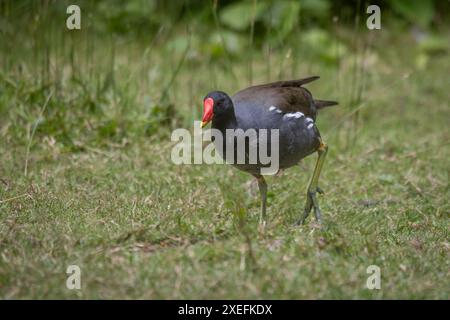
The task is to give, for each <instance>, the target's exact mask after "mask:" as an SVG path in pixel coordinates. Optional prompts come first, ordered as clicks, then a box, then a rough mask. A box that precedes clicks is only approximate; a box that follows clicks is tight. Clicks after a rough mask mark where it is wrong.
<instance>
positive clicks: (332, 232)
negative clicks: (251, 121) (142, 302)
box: [0, 38, 450, 299]
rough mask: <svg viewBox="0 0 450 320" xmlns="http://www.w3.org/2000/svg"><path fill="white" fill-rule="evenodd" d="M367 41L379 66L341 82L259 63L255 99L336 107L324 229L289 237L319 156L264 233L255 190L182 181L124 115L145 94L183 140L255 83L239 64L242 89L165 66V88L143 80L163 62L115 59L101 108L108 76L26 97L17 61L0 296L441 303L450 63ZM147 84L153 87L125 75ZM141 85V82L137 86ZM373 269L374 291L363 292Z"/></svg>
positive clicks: (241, 184) (346, 73)
mask: <svg viewBox="0 0 450 320" xmlns="http://www.w3.org/2000/svg"><path fill="white" fill-rule="evenodd" d="M371 41H372V42H373V45H374V48H373V50H371V51H370V52H365V53H361V52H360V53H359V54H358V55H356V58H355V57H350V58H349V59H343V60H342V61H341V63H340V65H339V66H337V67H336V65H333V64H332V65H330V64H329V63H327V62H320V61H316V60H311V59H312V58H311V57H309V58H308V59H309V60H308V59H307V60H302V57H303V56H302V54H303V52H296V51H295V50H291V51H290V53H289V55H290V57H289V56H287V55H286V52H289V50H287V49H286V50H284V49H283V50H279V53H278V54H275V53H274V56H273V57H272V65H271V69H272V74H270V72H269V73H268V74H266V73H265V71H264V70H267V64H266V62H267V57H265V56H263V55H259V53H258V50H257V49H255V53H254V57H253V68H254V70H253V76H252V77H253V79H252V81H253V83H261V82H265V81H266V80H268V79H267V78H268V77H270V79H272V80H276V79H278V78H296V77H297V78H300V77H304V76H310V75H316V74H317V75H320V76H321V79H320V80H319V81H317V82H315V83H312V84H310V85H308V88H309V89H310V90H311V91H312V92H313V94H314V95H315V96H317V97H318V98H321V99H329V100H339V102H340V105H339V106H338V107H333V108H329V109H326V110H323V112H320V114H319V117H318V124H317V125H318V128H319V129H320V131H321V133H322V136H323V138H324V140H325V141H326V142H327V143H328V145H329V147H330V149H329V153H328V156H327V159H326V163H325V166H324V170H323V173H322V177H321V181H320V184H321V187H322V189H324V191H325V195H323V196H322V195H321V196H319V201H320V205H321V208H322V211H323V220H324V223H323V226H322V227H319V226H318V225H317V224H316V223H315V221H314V219H313V216H310V218H309V219H308V221H307V223H306V224H305V225H303V226H295V225H294V223H295V221H296V220H297V219H298V217H299V216H300V214H301V213H302V209H303V205H304V202H305V192H306V187H307V182H308V180H309V178H310V176H311V174H312V171H313V166H314V161H315V158H316V156H315V155H312V156H310V157H308V158H307V159H305V160H304V161H303V162H302V163H301V164H300V165H299V166H298V167H295V168H291V169H289V170H286V171H285V172H284V173H283V174H282V175H281V176H276V177H270V178H268V184H269V200H268V212H267V213H268V223H267V226H266V228H265V229H264V230H263V229H262V228H261V227H260V226H259V223H258V215H259V199H258V197H257V195H256V194H255V193H254V192H253V193H251V192H250V193H249V192H248V188H249V184H248V181H249V180H250V179H251V177H250V176H249V175H247V174H245V173H241V172H239V171H237V170H236V169H234V168H232V167H229V166H226V165H214V166H211V165H184V166H177V165H174V164H173V163H172V162H171V160H170V152H171V148H172V146H173V145H174V143H173V142H171V141H170V130H169V129H166V128H162V129H158V130H157V131H156V132H150V133H148V132H144V130H141V126H140V121H141V118H140V116H141V113H144V111H142V110H144V109H145V108H144V107H143V109H142V110H141V109H139V107H136V108H134V106H136V105H137V106H139V105H144V104H145V103H146V102H148V99H147V96H146V95H149V96H150V97H152V96H156V97H159V96H160V93H161V92H162V91H164V90H165V89H166V91H167V95H168V97H169V100H170V101H171V103H172V104H173V108H174V109H175V110H177V111H178V113H181V114H182V115H183V117H182V120H180V121H181V122H178V124H177V125H178V126H181V127H186V128H190V129H192V121H193V120H194V119H198V118H199V117H200V108H201V99H202V97H203V96H204V95H205V94H206V93H207V92H208V91H210V90H213V89H221V90H224V91H228V92H230V93H232V92H233V91H235V90H236V89H238V88H242V87H244V86H246V85H248V78H245V77H243V76H241V74H240V72H242V73H245V72H246V71H247V67H248V65H247V63H242V62H239V61H237V62H235V63H233V68H234V71H235V74H237V79H238V80H236V79H233V78H232V77H231V75H230V73H229V72H228V73H227V72H222V70H224V69H223V67H221V64H220V63H217V64H214V63H212V64H207V63H203V64H200V66H198V65H196V64H195V63H196V62H195V61H194V62H189V64H188V65H187V67H186V66H183V67H182V68H181V69H180V70H177V63H176V61H178V60H176V59H175V58H174V61H175V62H174V61H168V62H167V64H166V65H164V64H162V62H161V64H160V66H159V68H160V69H156V71H155V72H156V73H157V72H160V71H161V69H162V70H168V69H164V68H169V67H168V66H167V65H168V64H171V65H172V66H173V67H172V69H170V70H171V71H170V72H169V74H174V75H175V76H174V77H173V78H174V79H173V81H172V82H170V81H169V83H171V86H166V83H167V82H164V81H162V80H161V81H159V80H158V81H156V80H152V79H153V78H152V77H153V75H152V72H150V71H151V70H154V69H151V68H150V66H151V65H152V64H153V63H155V64H158V63H159V61H161V60H158V58H157V57H154V58H153V60H152V59H150V58H148V57H146V56H145V54H146V53H144V54H143V58H142V59H138V58H136V57H135V56H132V54H133V53H134V52H140V54H142V52H143V51H139V50H133V48H131V49H130V48H122V50H121V49H120V46H118V48H117V51H116V52H115V55H116V56H115V63H116V64H117V66H116V67H115V68H116V69H114V70H113V72H114V74H115V82H114V81H113V84H112V85H111V84H109V83H108V85H106V84H105V86H106V87H107V88H106V89H105V93H103V92H101V90H102V89H99V90H98V91H100V93H98V91H97V89H96V88H98V87H99V84H98V83H97V80H98V79H103V80H104V82H105V83H107V79H109V78H108V76H105V74H107V73H106V72H103V71H104V70H103V71H102V70H101V69H99V70H96V69H92V70H91V73H94V75H93V76H92V75H89V76H88V74H81V75H80V74H79V79H82V80H79V83H81V84H78V85H77V84H76V81H75V82H70V83H69V82H68V80H64V79H66V78H65V75H64V72H65V71H62V76H61V77H62V79H63V80H64V81H65V82H64V81H63V85H62V87H60V88H56V89H55V90H53V91H52V90H51V89H49V87H48V86H46V87H45V86H44V85H42V84H40V85H36V82H33V81H32V79H31V78H32V75H33V72H32V71H30V70H28V69H27V68H26V66H27V62H23V63H24V66H25V67H24V68H23V69H22V71H18V70H17V68H13V69H11V70H10V71H5V72H2V73H1V77H0V79H1V88H2V92H3V94H2V98H1V100H0V110H1V111H2V113H1V114H2V118H3V119H2V120H1V127H0V139H1V141H2V142H1V143H0V155H1V164H0V179H1V180H0V297H2V298H9V299H10V298H82V299H86V298H108V299H109V298H111V299H117V298H144V299H167V298H175V299H179V298H185V299H186V298H187V299H191V298H192V299H216V298H248V299H254V298H255V299H257V298H266V299H272V298H273V299H290V298H292V299H302V298H307V299H310V298H332V299H334V298H352V299H353V298H376V299H380V298H383V299H399V298H413V299H417V298H431V299H435V298H440V299H448V298H449V288H450V280H449V250H450V238H449V212H450V211H449V210H450V207H449V202H448V199H449V184H448V179H449V162H448V159H449V157H450V153H449V145H448V143H449V138H450V135H449V129H448V121H449V105H448V102H449V85H450V83H449V78H448V73H447V72H446V71H444V70H449V68H450V61H449V59H448V55H440V54H436V55H430V56H425V58H424V56H423V55H420V54H419V56H416V53H417V52H416V51H414V50H412V49H411V48H414V46H415V44H414V43H412V42H411V41H412V40H403V42H401V41H398V42H396V41H393V40H392V39H385V38H383V39H381V40H380V41H384V42H381V43H376V41H374V40H373V39H372V40H371ZM392 43H395V44H396V45H397V46H398V47H396V48H392V47H390V45H391V44H392ZM80 50H81V49H80ZM94 51H95V50H94ZM99 55H100V56H101V54H99ZM293 56H296V57H297V58H296V59H297V60H296V61H295V64H294V62H292V59H293V58H292V57H293ZM83 57H84V56H83ZM144 57H145V59H144ZM358 57H360V58H361V61H362V62H361V61H360V60H358V59H359V58H358ZM417 57H418V58H417ZM416 58H417V59H416ZM17 59H20V57H18V58H17ZM92 59H94V60H95V54H92ZM159 59H163V58H162V57H159ZM289 59H291V60H289ZM144 60H145V61H144ZM168 60H170V59H168ZM24 61H25V60H24ZM354 64H355V65H358V66H359V65H362V66H363V68H362V69H361V70H362V71H361V70H358V68H355V67H354ZM30 65H31V63H30ZM64 68H66V66H63V67H62V68H61V69H63V70H65V69H64ZM67 68H68V67H67ZM141 68H142V69H144V68H150V69H149V70H150V71H149V72H147V71H137V73H138V74H139V76H135V74H136V72H135V70H140V69H141ZM155 68H156V67H155ZM173 68H175V70H174V69H173ZM211 68H212V69H211ZM277 69H279V71H275V70H277ZM145 70H147V69H145ZM158 70H159V71H158ZM360 71H361V72H360ZM95 72H98V73H99V75H98V77H96V75H95ZM141 73H143V77H145V79H147V80H145V81H144V82H141V83H139V84H136V83H137V82H139V81H141V78H140V75H141ZM266 75H267V77H266ZM211 77H213V79H211ZM124 79H127V80H128V82H127V81H124ZM163 79H164V78H163ZM169 80H170V79H169ZM74 83H75V84H74ZM108 86H109V87H108ZM73 88H76V89H73ZM111 88H113V89H111ZM359 89H360V91H358V90H359ZM110 92H114V94H110ZM358 92H361V95H359V93H358ZM111 95H112V96H111ZM99 97H101V100H100V98H99ZM130 97H138V98H136V99H135V100H133V101H134V103H135V104H133V103H130V101H131V100H132V99H131V98H130ZM47 99H49V102H48V106H46V107H44V105H45V102H46V100H47ZM146 99H147V100H146ZM86 105H88V107H86ZM92 109H94V110H92ZM99 110H100V111H99ZM141 111H142V112H141ZM146 116H147V115H146ZM37 120H39V121H37ZM134 123H135V124H134ZM135 128H136V130H135V132H134V131H133V132H131V131H132V129H135ZM33 129H36V130H33ZM69 265H78V266H79V267H80V269H81V289H80V290H69V289H67V288H66V279H67V277H68V275H67V274H66V269H67V267H68V266H69ZM371 265H376V266H379V268H380V271H381V289H380V290H369V289H368V288H367V287H366V281H367V278H368V277H369V276H370V274H368V273H367V272H366V270H367V268H368V267H369V266H371Z"/></svg>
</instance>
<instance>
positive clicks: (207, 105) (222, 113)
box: [201, 91, 234, 127]
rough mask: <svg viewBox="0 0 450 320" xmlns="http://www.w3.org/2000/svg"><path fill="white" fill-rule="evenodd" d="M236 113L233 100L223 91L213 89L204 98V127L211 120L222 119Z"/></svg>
mask: <svg viewBox="0 0 450 320" xmlns="http://www.w3.org/2000/svg"><path fill="white" fill-rule="evenodd" d="M232 115H234V108H233V101H231V98H230V96H229V95H227V94H226V93H225V92H222V91H212V92H210V93H208V94H207V95H206V97H205V98H204V99H203V117H202V125H201V126H202V127H204V126H205V125H207V124H208V123H209V122H210V121H211V120H213V119H214V120H220V119H221V118H224V119H225V118H226V117H230V116H232Z"/></svg>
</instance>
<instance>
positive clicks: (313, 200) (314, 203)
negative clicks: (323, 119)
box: [298, 141, 328, 224]
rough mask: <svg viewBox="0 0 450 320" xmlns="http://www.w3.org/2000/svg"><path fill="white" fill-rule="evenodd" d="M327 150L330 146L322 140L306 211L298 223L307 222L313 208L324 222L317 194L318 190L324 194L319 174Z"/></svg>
mask: <svg viewBox="0 0 450 320" xmlns="http://www.w3.org/2000/svg"><path fill="white" fill-rule="evenodd" d="M327 151H328V146H327V145H326V144H325V143H323V142H322V141H320V146H319V149H318V150H317V153H318V155H319V157H318V158H317V162H316V167H315V168H314V173H313V176H312V178H311V182H310V183H309V186H308V191H307V192H306V205H305V211H304V212H303V216H302V217H301V218H300V220H299V221H298V224H303V223H305V220H306V218H307V217H308V215H309V213H310V212H311V209H312V208H314V215H315V216H316V220H317V222H319V223H320V222H322V216H321V213H320V208H319V202H318V200H317V197H316V194H317V192H318V193H320V194H323V191H322V189H320V188H319V176H320V172H321V170H322V167H323V163H324V162H325V157H326V155H327Z"/></svg>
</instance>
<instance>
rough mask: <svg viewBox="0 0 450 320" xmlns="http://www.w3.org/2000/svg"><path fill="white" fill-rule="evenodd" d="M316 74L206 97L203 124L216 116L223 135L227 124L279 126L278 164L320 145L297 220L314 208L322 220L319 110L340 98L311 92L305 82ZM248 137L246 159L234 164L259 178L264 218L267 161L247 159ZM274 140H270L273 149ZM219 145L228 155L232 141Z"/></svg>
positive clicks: (324, 151)
mask: <svg viewBox="0 0 450 320" xmlns="http://www.w3.org/2000/svg"><path fill="white" fill-rule="evenodd" d="M317 79H319V77H318V76H314V77H308V78H305V79H299V80H291V81H278V82H273V83H269V84H263V85H257V86H253V87H249V88H247V89H244V90H241V91H239V92H238V93H236V94H235V95H234V96H233V97H230V96H228V95H227V94H226V93H225V92H222V91H212V92H210V93H208V95H207V96H206V97H205V98H204V99H203V108H204V109H203V116H202V122H201V127H202V128H203V127H204V126H205V125H207V124H208V123H209V122H210V121H212V128H213V129H217V130H219V131H220V132H221V133H222V135H224V136H225V135H226V132H227V130H228V129H232V130H236V129H242V130H248V129H255V130H259V129H278V130H279V131H278V139H279V140H278V152H279V169H285V168H289V167H291V166H293V165H295V164H297V163H298V162H299V161H300V160H301V159H302V158H304V157H306V156H308V155H310V154H312V153H314V152H316V151H317V153H318V159H317V163H316V166H315V169H314V173H313V175H312V178H311V181H310V183H309V186H308V189H307V193H306V205H305V209H304V212H303V215H302V216H301V217H300V219H299V220H298V223H304V221H305V219H306V218H307V217H308V215H309V213H310V211H311V210H312V208H314V213H315V216H316V220H317V221H318V222H319V223H320V222H321V213H320V209H319V204H318V201H317V197H316V193H317V192H318V193H320V194H322V193H323V191H322V190H321V189H320V188H319V186H318V182H319V175H320V171H321V170H322V166H323V163H324V160H325V156H326V154H327V150H328V147H327V145H326V144H325V143H324V142H323V140H322V138H321V136H320V133H319V130H318V129H317V127H316V125H315V120H316V117H317V111H318V110H320V109H322V108H325V107H329V106H333V105H336V104H337V102H335V101H325V100H317V99H313V97H312V95H311V92H310V91H308V90H307V89H305V88H303V87H302V86H303V85H304V84H307V83H309V82H311V81H314V80H317ZM257 139H259V135H258V138H257ZM214 143H215V141H214ZM248 143H249V142H248V141H246V146H245V152H246V154H245V161H246V162H245V163H240V164H239V163H236V162H234V163H232V164H233V165H234V166H236V167H237V168H239V169H241V170H243V171H245V172H248V173H250V174H252V175H253V176H254V177H255V178H256V179H257V181H258V187H259V191H260V196H261V215H260V222H262V223H265V219H266V200H267V184H266V181H265V179H264V177H263V175H262V174H261V171H260V169H261V168H262V167H264V165H263V164H262V163H261V162H260V161H259V159H258V161H257V163H256V164H255V163H253V164H251V163H248V150H249V149H248V148H249V145H248ZM257 143H258V144H259V143H260V141H257ZM270 143H271V142H270V140H269V141H268V144H269V147H268V148H269V150H270ZM215 148H216V150H217V151H218V152H219V154H220V155H221V156H222V158H224V159H225V158H226V154H227V150H228V152H230V150H229V148H231V147H230V145H229V144H221V145H220V146H219V145H217V144H216V143H215ZM234 148H235V150H233V151H234V152H236V151H237V150H236V147H234ZM219 149H221V150H219ZM234 154H235V153H234Z"/></svg>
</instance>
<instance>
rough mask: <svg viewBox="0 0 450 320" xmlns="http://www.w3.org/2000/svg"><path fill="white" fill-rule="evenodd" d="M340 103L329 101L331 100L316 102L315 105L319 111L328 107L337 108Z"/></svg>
mask: <svg viewBox="0 0 450 320" xmlns="http://www.w3.org/2000/svg"><path fill="white" fill-rule="evenodd" d="M337 104H338V102H337V101H329V100H314V105H315V106H316V108H317V109H318V110H319V109H323V108H327V107H331V106H335V105H337Z"/></svg>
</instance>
